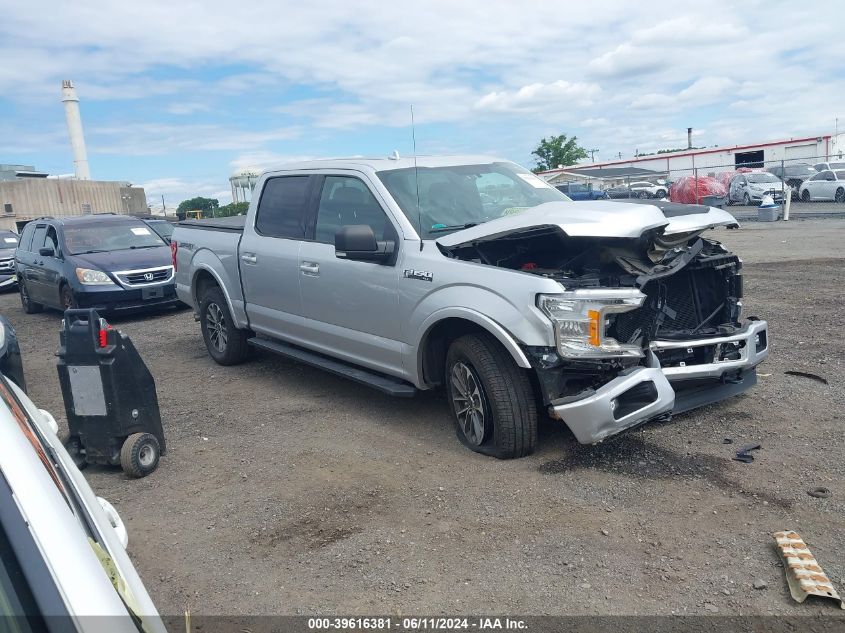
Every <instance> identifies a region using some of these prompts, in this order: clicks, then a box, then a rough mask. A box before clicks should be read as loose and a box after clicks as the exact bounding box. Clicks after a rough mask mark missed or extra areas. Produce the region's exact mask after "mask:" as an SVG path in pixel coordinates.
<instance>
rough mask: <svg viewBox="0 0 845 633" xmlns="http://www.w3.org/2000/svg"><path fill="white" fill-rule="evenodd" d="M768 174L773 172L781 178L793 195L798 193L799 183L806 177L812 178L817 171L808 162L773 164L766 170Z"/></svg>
mask: <svg viewBox="0 0 845 633" xmlns="http://www.w3.org/2000/svg"><path fill="white" fill-rule="evenodd" d="M767 171H768V172H769V173H770V174H774V175H775V176H777V177H778V178H780V179H781V180H783V181H784V182H785V183H786V184H787V185H789V187H790V188H791V189H792V191H793V192H794V193H795V195H798V188H799V187H800V186H801V183H802V182H804V181H805V180H807V178H812V177H813V176H815V175H816V174H817V173H819V172H818V170H817V169H815V168H814V167H813V166H812V165H810V164H809V163H793V164H791V165H789V164H787V165H775V166H774V167H769V169H768V170H767Z"/></svg>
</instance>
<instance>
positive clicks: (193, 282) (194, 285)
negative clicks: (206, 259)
mask: <svg viewBox="0 0 845 633" xmlns="http://www.w3.org/2000/svg"><path fill="white" fill-rule="evenodd" d="M201 271H205V272H207V273H209V274H210V275H211V276H212V277H214V281H216V282H217V286H218V287H219V288H220V291H221V292H222V293H223V296H224V297H225V298H226V306H227V307H228V308H229V314H231V315H232V318H234V315H235V309H234V306H233V305H232V298H231V297H230V296H229V291H228V290H226V285H225V284H224V283H223V280H222V279H220V275H218V274H217V272H216V271H215V270H214V269H213V268H212V267H211V266H209V265H208V264H203V263H200V264H194V276H193V278H192V279H191V295H192V296H193V297H194V305H195V306H197V314H199V309H200V298H199V297H198V296H197V278H198V277H199V276H200V272H201Z"/></svg>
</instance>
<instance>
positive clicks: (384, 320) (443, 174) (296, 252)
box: [172, 156, 768, 458]
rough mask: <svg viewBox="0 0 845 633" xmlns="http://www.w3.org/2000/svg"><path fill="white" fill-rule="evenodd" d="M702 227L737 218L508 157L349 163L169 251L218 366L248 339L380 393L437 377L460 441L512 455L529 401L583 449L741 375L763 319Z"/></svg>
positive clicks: (266, 198)
mask: <svg viewBox="0 0 845 633" xmlns="http://www.w3.org/2000/svg"><path fill="white" fill-rule="evenodd" d="M717 184H718V183H717ZM493 186H495V188H496V189H497V190H500V191H507V192H508V195H507V196H503V197H502V201H501V202H499V203H498V204H496V205H495V206H494V205H492V204H491V203H490V202H489V201H487V202H485V200H484V197H483V196H482V193H484V192H486V191H489V190H490V188H491V187H493ZM720 188H721V187H720ZM717 226H736V219H735V218H734V217H733V216H732V215H731V214H730V213H728V212H726V211H723V210H721V209H714V208H711V207H709V206H690V205H681V204H672V203H669V202H665V201H644V200H638V201H637V203H626V202H610V201H604V200H598V201H594V202H572V201H571V200H570V199H569V198H568V197H567V196H565V195H563V194H562V193H561V192H560V191H558V190H556V189H555V188H553V187H552V186H550V185H549V184H548V183H546V182H545V181H543V180H541V179H540V178H538V177H537V176H535V175H534V174H532V173H530V172H529V171H528V170H526V169H523V168H522V167H520V166H518V165H515V164H513V163H510V162H507V161H501V160H496V159H491V158H485V157H448V156H439V157H418V159H407V158H404V159H402V158H398V159H387V158H385V159H363V158H360V159H359V158H356V159H337V160H324V161H309V162H304V163H298V164H294V165H289V166H287V167H284V168H282V169H278V170H275V171H272V172H268V173H265V174H263V175H262V176H261V177H260V178H259V179H258V182H257V185H256V188H255V195H254V196H253V198H252V202H251V203H250V207H249V212H248V213H247V215H246V216H239V217H231V218H221V219H219V220H197V221H187V222H183V223H180V224H179V225H178V226H177V227H176V231H175V232H174V234H173V242H172V246H173V254H174V261H175V263H176V269H177V271H176V288H177V292H178V293H179V296H180V298H181V299H182V300H183V301H184V302H186V303H188V304H189V305H191V306H192V307H193V309H194V311H195V314H196V316H197V318H198V320H199V328H200V330H201V332H202V337H203V339H204V341H205V345H206V349H207V350H208V353H209V355H210V356H211V357H212V358H213V359H214V360H215V361H216V362H217V363H219V364H221V365H234V364H237V363H240V362H242V361H244V360H245V359H246V357H247V354H248V351H249V348H250V347H257V348H260V349H263V350H268V351H272V352H274V353H277V354H281V355H284V356H287V357H289V358H293V359H296V360H298V361H300V362H304V363H307V364H310V365H314V366H317V367H322V368H323V369H326V370H327V371H330V372H332V373H335V374H339V375H341V376H345V377H347V378H349V379H351V380H355V381H358V382H359V383H363V384H366V385H369V386H371V387H374V388H376V389H379V390H381V391H383V392H386V393H389V394H391V395H394V396H401V397H410V396H413V395H414V394H415V393H416V392H417V390H428V389H435V388H438V387H443V388H444V389H445V390H446V401H447V402H448V403H449V407H450V409H451V414H452V420H453V422H454V425H455V430H456V434H457V436H458V438H459V439H460V441H461V442H463V444H464V445H465V446H467V447H468V448H470V449H471V450H473V451H477V452H480V453H483V454H486V455H492V456H495V457H499V458H513V457H521V456H523V455H527V454H529V453H531V452H532V451H533V450H534V447H535V444H536V441H537V424H538V409H537V407H538V406H540V407H542V408H543V409H545V410H546V411H547V412H548V414H549V415H551V416H552V417H553V418H555V419H557V420H561V421H562V422H563V423H565V424H567V425H568V426H569V428H570V429H571V430H572V432H573V433H574V435H575V437H576V438H577V439H578V441H579V442H582V443H588V444H592V443H596V442H600V441H602V440H603V439H605V438H607V437H610V436H611V435H614V434H616V433H620V432H622V431H624V430H625V429H628V428H631V427H633V426H636V425H639V424H642V423H644V422H647V421H649V420H654V419H665V416H667V415H670V414H671V413H672V412H673V411H674V412H677V411H685V410H688V409H690V408H693V407H697V406H702V405H704V404H706V403H709V402H715V401H717V400H722V399H724V398H727V397H729V396H731V395H735V394H737V393H739V392H741V391H744V390H746V389H748V388H750V387H751V386H752V385H753V384H754V383H755V381H756V374H755V367H756V366H757V365H758V364H759V363H760V362H761V361H762V360H763V359H764V358H765V357H766V356H767V355H768V335H767V325H766V323H765V321H761V320H757V319H754V320H750V321H746V322H743V321H742V320H741V317H740V312H741V307H742V296H743V291H742V274H741V266H742V264H741V261H740V260H739V258H738V257H737V256H736V255H734V254H732V253H730V252H728V251H727V250H726V249H725V248H724V247H723V246H722V245H721V244H719V243H718V242H714V241H710V240H708V239H705V238H703V237H700V236H701V234H702V233H704V232H705V231H707V230H708V229H712V228H714V227H717Z"/></svg>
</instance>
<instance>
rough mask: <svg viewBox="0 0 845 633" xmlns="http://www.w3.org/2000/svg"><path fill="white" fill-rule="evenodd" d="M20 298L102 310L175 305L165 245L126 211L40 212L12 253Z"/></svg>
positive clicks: (26, 303) (37, 307)
mask: <svg viewBox="0 0 845 633" xmlns="http://www.w3.org/2000/svg"><path fill="white" fill-rule="evenodd" d="M15 260H16V265H17V272H18V278H19V281H18V287H19V289H20V295H21V304H22V305H23V309H24V311H25V312H26V313H27V314H32V313H33V312H40V311H41V310H42V309H43V308H44V307H45V306H48V307H51V308H58V309H60V310H66V309H68V308H97V309H98V310H100V311H102V312H115V311H124V310H137V309H142V308H152V307H164V306H172V305H177V303H178V299H177V298H176V289H175V287H174V284H173V264H172V263H171V261H170V248H169V247H168V245H167V244H166V243H165V242H164V240H163V239H162V238H161V237H159V236H158V234H156V233H155V232H154V231H153V230H152V229H151V228H150V227H149V226H147V225H146V224H144V222H142V221H141V220H139V219H137V218H133V217H130V216H125V215H111V214H103V215H88V216H76V217H65V218H40V219H38V220H33V221H31V222H30V223H29V224H27V225H26V227H25V228H24V230H23V232H22V233H21V239H20V244H19V245H18V250H17V251H16V253H15Z"/></svg>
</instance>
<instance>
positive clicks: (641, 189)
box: [628, 180, 668, 198]
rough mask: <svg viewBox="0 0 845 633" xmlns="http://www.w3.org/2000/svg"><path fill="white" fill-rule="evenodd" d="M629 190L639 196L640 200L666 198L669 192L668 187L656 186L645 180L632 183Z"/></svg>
mask: <svg viewBox="0 0 845 633" xmlns="http://www.w3.org/2000/svg"><path fill="white" fill-rule="evenodd" d="M628 189H630V190H631V191H633V192H634V193H636V194H638V196H639V197H640V198H665V197H666V193H667V191H668V189H667V187H666V185H656V184H654V183H653V182H647V181H645V180H642V181H639V182H632V183H631V184H630V185H628Z"/></svg>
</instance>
